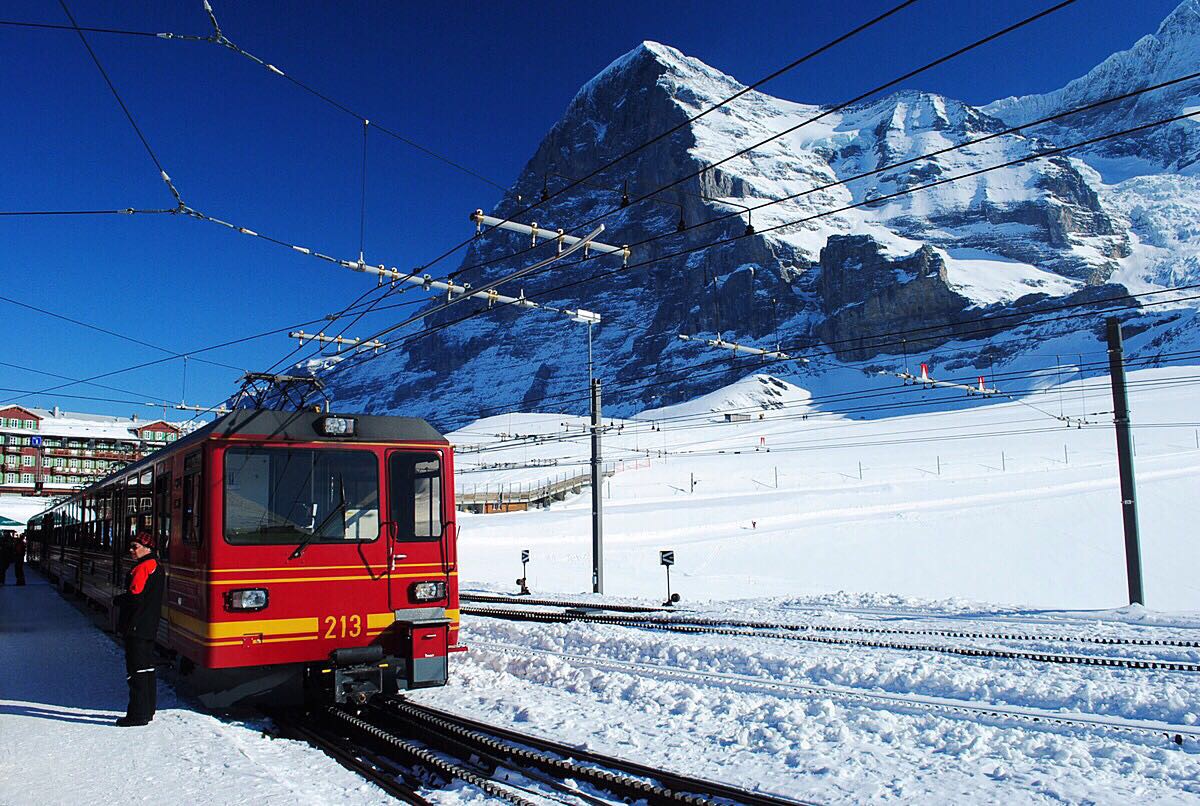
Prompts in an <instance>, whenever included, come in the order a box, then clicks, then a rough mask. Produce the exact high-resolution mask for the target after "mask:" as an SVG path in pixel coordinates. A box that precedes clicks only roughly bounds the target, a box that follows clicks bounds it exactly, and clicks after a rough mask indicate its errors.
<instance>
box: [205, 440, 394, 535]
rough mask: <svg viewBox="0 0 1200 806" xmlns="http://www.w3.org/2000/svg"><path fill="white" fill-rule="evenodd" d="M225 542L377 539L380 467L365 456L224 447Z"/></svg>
mask: <svg viewBox="0 0 1200 806" xmlns="http://www.w3.org/2000/svg"><path fill="white" fill-rule="evenodd" d="M224 475H225V539H226V540H227V541H229V542H230V543H236V544H282V543H306V544H307V543H338V542H345V541H362V540H375V539H376V538H377V537H379V467H378V463H377V459H376V457H375V455H374V454H373V453H370V452H367V451H347V450H326V449H319V450H313V449H296V448H229V449H228V450H226V451H225V474H224Z"/></svg>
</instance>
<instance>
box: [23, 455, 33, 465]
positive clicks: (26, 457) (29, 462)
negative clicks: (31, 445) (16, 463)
mask: <svg viewBox="0 0 1200 806" xmlns="http://www.w3.org/2000/svg"><path fill="white" fill-rule="evenodd" d="M21 467H33V457H32V456H30V455H29V454H25V455H24V456H22V457H21Z"/></svg>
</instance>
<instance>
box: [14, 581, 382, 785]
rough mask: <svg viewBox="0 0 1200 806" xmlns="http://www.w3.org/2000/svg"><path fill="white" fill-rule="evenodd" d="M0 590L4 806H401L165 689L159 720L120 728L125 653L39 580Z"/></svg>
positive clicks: (328, 763) (311, 754)
mask: <svg viewBox="0 0 1200 806" xmlns="http://www.w3.org/2000/svg"><path fill="white" fill-rule="evenodd" d="M27 573H28V578H29V584H28V585H26V586H25V587H15V586H13V585H6V586H4V587H0V803H3V804H6V806H8V805H9V804H11V805H12V806H20V805H21V804H38V806H47V805H49V804H80V803H135V802H140V801H158V800H164V799H165V800H168V801H171V802H177V803H191V804H209V803H211V804H227V803H243V802H244V803H299V804H329V803H336V804H374V803H379V804H383V803H391V802H392V800H391V799H390V798H389V797H388V796H387V795H385V794H384V793H383V792H382V791H381V790H380V789H378V788H376V787H375V786H373V785H371V784H368V783H366V782H365V781H363V779H361V778H359V777H357V776H356V775H354V774H353V773H351V772H349V771H347V770H345V769H343V768H342V767H340V766H338V764H337V763H336V762H334V761H333V760H332V759H329V758H327V757H326V756H325V755H323V754H322V753H321V752H319V751H317V750H314V749H313V748H311V747H309V746H308V745H306V744H303V743H301V742H293V741H287V740H280V739H270V738H267V737H266V736H264V735H263V734H262V732H261V726H259V727H255V726H253V725H246V724H240V723H236V722H228V721H223V720H220V719H217V718H215V717H213V716H209V715H207V714H203V713H198V712H196V711H193V710H192V709H191V708H189V707H188V706H187V705H186V704H184V703H183V702H181V701H180V700H179V699H178V698H177V697H176V696H175V694H174V692H173V691H172V690H171V688H170V687H169V686H166V685H163V684H162V683H160V684H159V696H158V715H157V716H156V717H155V718H154V721H153V722H152V723H151V724H149V725H147V726H146V727H143V728H118V727H115V726H114V725H113V721H114V720H115V719H116V718H117V717H118V716H121V715H122V714H124V713H125V702H126V699H127V696H128V690H127V689H126V687H125V664H124V660H123V657H122V655H121V649H120V647H119V646H117V645H116V644H115V643H113V641H112V640H111V639H110V638H109V637H108V636H106V635H105V634H104V633H102V632H101V631H100V630H98V629H97V628H96V627H95V626H94V625H93V624H92V623H91V622H90V621H89V619H88V618H87V617H86V616H85V615H83V614H82V613H80V612H78V611H77V610H75V609H74V608H73V607H71V605H70V604H68V603H67V602H65V601H63V600H62V598H60V597H59V595H58V593H57V592H56V591H55V590H54V589H53V588H52V587H51V586H50V585H48V584H47V583H46V582H45V581H44V580H43V579H42V577H41V576H40V575H38V574H37V573H36V572H27Z"/></svg>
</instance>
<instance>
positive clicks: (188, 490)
mask: <svg viewBox="0 0 1200 806" xmlns="http://www.w3.org/2000/svg"><path fill="white" fill-rule="evenodd" d="M202 464H203V463H202V461H201V454H200V451H196V452H195V453H193V454H191V455H190V456H187V457H185V458H184V460H183V542H185V543H191V544H193V545H199V543H200V537H201V535H203V534H204V532H203V531H202V530H201V522H200V519H201V516H202V514H203V509H202V508H201V503H202V501H201V488H200V478H201V473H200V471H201V467H202Z"/></svg>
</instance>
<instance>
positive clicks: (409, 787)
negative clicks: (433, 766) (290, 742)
mask: <svg viewBox="0 0 1200 806" xmlns="http://www.w3.org/2000/svg"><path fill="white" fill-rule="evenodd" d="M270 716H271V719H272V720H273V721H274V722H275V724H276V726H277V727H278V728H279V732H280V734H281V735H283V736H284V737H286V738H289V739H298V740H300V741H304V742H307V743H309V744H310V745H312V746H313V747H316V748H318V749H319V750H322V751H324V753H325V754H326V755H328V756H329V757H331V758H333V759H334V760H335V761H337V762H338V763H339V764H341V765H342V766H343V767H345V768H346V769H348V770H351V771H352V772H355V773H358V774H359V775H360V776H362V777H363V778H365V779H366V780H368V781H370V782H371V783H373V784H375V785H376V786H378V787H379V788H380V789H382V790H383V791H384V792H386V793H388V794H389V795H391V796H392V797H393V798H395V799H397V800H399V801H403V802H404V803H411V804H414V806H428V804H429V801H428V800H426V799H425V798H424V797H422V796H421V794H420V789H419V786H418V784H417V783H416V782H415V781H414V780H411V779H410V776H411V771H410V770H408V769H405V768H403V767H401V766H399V765H397V764H396V762H395V761H394V760H393V759H392V758H391V757H389V756H387V755H385V754H382V753H379V752H377V751H374V750H371V749H368V748H366V747H355V748H353V749H352V748H350V747H347V746H346V743H345V741H344V738H343V737H342V736H341V735H340V734H339V733H337V732H335V731H331V730H329V729H328V728H327V727H323V726H322V725H320V724H319V723H318V724H314V723H313V722H311V721H310V720H306V719H302V718H300V717H299V716H297V715H295V714H292V713H272V714H271V715H270Z"/></svg>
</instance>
